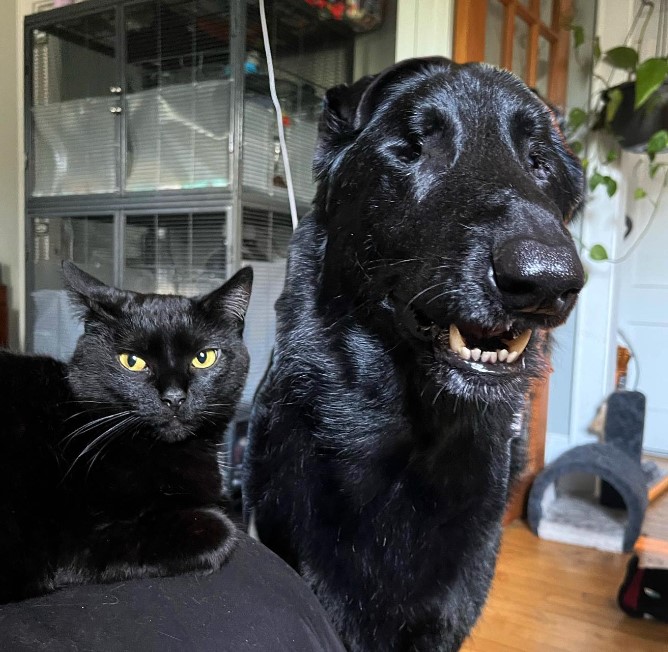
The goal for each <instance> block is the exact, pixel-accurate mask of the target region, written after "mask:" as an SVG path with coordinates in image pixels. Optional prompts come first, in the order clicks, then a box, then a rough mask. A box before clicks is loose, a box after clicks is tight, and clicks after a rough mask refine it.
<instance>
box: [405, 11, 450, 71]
mask: <svg viewBox="0 0 668 652" xmlns="http://www.w3.org/2000/svg"><path fill="white" fill-rule="evenodd" d="M454 10H455V2H454V0H399V2H398V9H397V41H396V52H395V55H396V60H397V61H401V59H408V58H409V57H423V56H428V55H432V54H440V55H442V56H444V57H451V56H452V35H453V32H454Z"/></svg>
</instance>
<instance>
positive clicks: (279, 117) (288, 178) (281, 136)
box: [260, 0, 298, 230]
mask: <svg viewBox="0 0 668 652" xmlns="http://www.w3.org/2000/svg"><path fill="white" fill-rule="evenodd" d="M260 23H261V25H262V41H263V42H264V54H265V57H266V58H267V72H268V73H269V93H270V95H271V101H272V102H273V103H274V109H275V110H276V123H277V126H278V142H279V143H280V145H281V154H282V156H283V167H284V169H285V183H286V185H287V187H288V202H289V203H290V216H291V218H292V229H293V230H294V229H296V228H297V222H298V218H297V204H296V202H295V190H294V186H293V185H292V174H291V173H290V161H289V160H288V148H287V147H286V145H285V131H284V130H283V111H282V110H281V103H280V102H279V100H278V94H277V93H276V78H275V77H274V61H273V59H272V57H271V46H270V44H269V31H268V30H267V16H266V14H265V10H264V0H260Z"/></svg>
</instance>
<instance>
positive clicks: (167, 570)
mask: <svg viewBox="0 0 668 652" xmlns="http://www.w3.org/2000/svg"><path fill="white" fill-rule="evenodd" d="M63 271H64V275H65V279H66V285H67V287H68V289H69V290H70V293H71V295H72V297H73V298H74V300H75V302H76V303H77V304H78V306H79V308H80V309H81V311H82V313H83V317H84V324H85V332H84V334H83V335H82V336H81V337H80V339H79V341H78V343H77V347H76V350H75V353H74V355H73V358H72V360H71V362H70V363H69V364H64V363H61V362H58V361H56V360H53V359H51V358H47V357H39V356H27V355H18V354H13V353H9V352H0V602H8V601H13V600H19V599H22V598H26V597H28V596H32V595H37V594H41V593H45V592H48V591H51V590H53V589H54V588H57V587H58V586H61V585H64V584H69V583H81V582H95V581H116V580H121V579H127V578H133V577H142V576H150V575H169V574H175V573H180V572H185V571H191V570H204V571H209V570H215V569H217V568H218V567H220V565H221V564H222V563H223V562H224V561H225V560H226V559H227V558H228V556H229V554H230V552H231V550H232V549H233V547H234V543H235V539H236V535H235V528H234V525H233V524H232V522H231V521H230V520H229V519H228V518H227V516H226V515H225V513H224V511H223V504H224V501H223V493H222V477H221V471H220V464H219V455H220V452H221V445H222V441H223V436H224V432H225V428H226V426H227V424H228V422H229V420H230V418H231V416H232V414H233V412H234V409H235V406H236V403H237V401H238V398H239V396H240V394H241V390H242V388H243V385H244V381H245V378H246V373H247V370H248V352H247V351H246V348H245V346H244V344H243V341H242V331H243V324H244V316H245V312H246V308H247V306H248V300H249V297H250V290H251V284H252V270H251V269H250V268H244V269H242V270H240V271H239V272H238V273H237V274H236V275H235V276H234V277H233V278H232V279H230V280H229V281H228V282H227V283H225V284H224V285H223V286H222V287H220V288H219V289H217V290H215V291H213V292H211V293H210V294H207V295H206V296H203V297H199V298H196V299H188V298H184V297H180V296H167V295H165V296H163V295H143V294H137V293H134V292H127V291H122V290H118V289H115V288H111V287H108V286H106V285H104V284H102V283H101V282H100V281H98V280H96V279H94V278H93V277H91V276H89V275H88V274H86V273H84V272H82V271H81V270H79V269H78V268H77V267H75V266H74V265H73V264H71V263H65V264H64V265H63ZM209 349H211V350H214V351H216V352H217V356H216V357H215V362H214V363H213V364H212V365H211V366H209V367H208V368H204V369H196V368H195V367H194V366H193V365H192V361H193V359H194V358H195V356H196V355H197V354H198V353H199V352H201V351H203V350H209ZM122 353H132V354H135V355H137V356H140V357H141V358H142V359H143V360H144V361H145V362H146V363H147V366H146V369H144V370H143V371H132V370H130V369H126V368H124V367H123V366H122V365H121V363H120V360H119V354H122ZM214 355H215V354H214ZM204 357H205V356H204ZM135 367H137V363H135Z"/></svg>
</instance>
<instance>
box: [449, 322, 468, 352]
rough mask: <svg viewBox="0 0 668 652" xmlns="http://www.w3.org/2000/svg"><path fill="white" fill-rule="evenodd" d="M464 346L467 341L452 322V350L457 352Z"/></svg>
mask: <svg viewBox="0 0 668 652" xmlns="http://www.w3.org/2000/svg"><path fill="white" fill-rule="evenodd" d="M464 347H466V342H465V341H464V338H463V337H462V334H461V333H460V332H459V329H458V328H457V327H456V326H455V325H454V324H450V350H451V351H454V352H455V353H457V351H460V350H461V349H462V348H464Z"/></svg>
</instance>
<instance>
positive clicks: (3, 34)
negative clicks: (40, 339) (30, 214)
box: [0, 1, 23, 347]
mask: <svg viewBox="0 0 668 652" xmlns="http://www.w3.org/2000/svg"><path fill="white" fill-rule="evenodd" d="M17 33H18V21H17V5H16V3H15V2H13V1H5V2H0V88H1V89H2V93H0V275H1V278H2V283H4V284H5V285H7V286H8V287H9V307H10V322H9V331H10V346H12V347H17V346H18V344H19V332H20V330H21V329H20V323H19V313H20V311H21V304H22V301H21V300H22V297H23V268H22V260H23V256H22V254H21V252H22V249H23V232H22V226H21V224H22V223H21V221H20V219H19V210H20V208H19V204H20V202H19V197H20V196H21V195H20V190H19V177H20V174H19V158H18V156H17V152H18V146H19V137H20V136H19V133H18V102H19V99H18V84H19V70H20V69H21V66H20V65H19V61H20V60H19V53H18V48H17Z"/></svg>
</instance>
